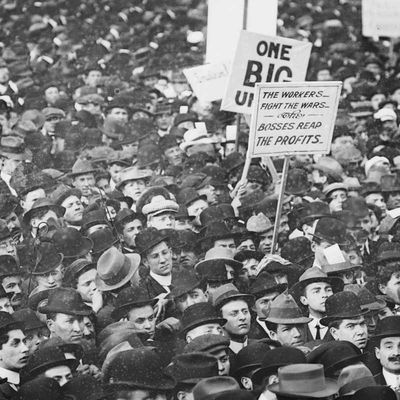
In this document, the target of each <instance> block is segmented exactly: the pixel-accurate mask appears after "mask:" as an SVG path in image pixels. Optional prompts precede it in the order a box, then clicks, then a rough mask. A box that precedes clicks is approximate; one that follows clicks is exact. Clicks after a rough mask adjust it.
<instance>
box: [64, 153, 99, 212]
mask: <svg viewBox="0 0 400 400" xmlns="http://www.w3.org/2000/svg"><path fill="white" fill-rule="evenodd" d="M96 171H97V170H96V169H95V168H94V167H93V165H92V164H91V162H90V161H86V160H80V159H78V160H77V161H76V162H75V164H74V165H73V166H72V170H71V172H70V174H69V177H70V178H71V180H72V186H73V187H74V188H76V189H78V190H80V191H81V193H82V198H81V201H82V203H83V204H84V205H88V204H89V200H90V199H91V198H93V197H94V194H97V193H98V190H95V186H96V180H95V173H96Z"/></svg>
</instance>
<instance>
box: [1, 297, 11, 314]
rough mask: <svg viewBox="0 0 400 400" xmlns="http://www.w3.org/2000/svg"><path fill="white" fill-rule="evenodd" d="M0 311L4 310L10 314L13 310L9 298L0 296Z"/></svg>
mask: <svg viewBox="0 0 400 400" xmlns="http://www.w3.org/2000/svg"><path fill="white" fill-rule="evenodd" d="M0 311H4V312H6V313H8V314H12V313H13V312H14V309H13V308H12V305H11V302H10V299H9V298H8V297H1V298H0Z"/></svg>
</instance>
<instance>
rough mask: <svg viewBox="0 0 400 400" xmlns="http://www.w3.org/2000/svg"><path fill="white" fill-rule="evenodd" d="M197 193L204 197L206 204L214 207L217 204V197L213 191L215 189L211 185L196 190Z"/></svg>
mask: <svg viewBox="0 0 400 400" xmlns="http://www.w3.org/2000/svg"><path fill="white" fill-rule="evenodd" d="M197 193H198V194H199V195H200V196H202V195H205V196H206V197H207V202H208V204H210V205H212V206H213V205H216V204H217V203H218V196H217V192H216V190H215V187H214V186H212V185H207V186H205V187H203V188H201V189H198V190H197Z"/></svg>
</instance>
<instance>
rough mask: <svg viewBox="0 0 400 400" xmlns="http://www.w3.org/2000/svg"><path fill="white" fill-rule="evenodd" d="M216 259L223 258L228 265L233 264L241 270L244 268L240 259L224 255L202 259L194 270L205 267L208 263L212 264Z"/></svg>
mask: <svg viewBox="0 0 400 400" xmlns="http://www.w3.org/2000/svg"><path fill="white" fill-rule="evenodd" d="M216 260H223V261H224V262H225V263H226V264H227V265H229V266H231V267H232V268H233V269H235V270H237V271H240V270H241V269H242V268H243V263H241V262H240V261H236V260H234V259H233V258H224V257H218V258H211V259H208V260H202V261H200V262H198V263H197V264H196V265H195V266H194V270H195V271H197V270H198V268H200V269H201V268H205V267H206V266H207V265H212V264H214V263H215V261H216Z"/></svg>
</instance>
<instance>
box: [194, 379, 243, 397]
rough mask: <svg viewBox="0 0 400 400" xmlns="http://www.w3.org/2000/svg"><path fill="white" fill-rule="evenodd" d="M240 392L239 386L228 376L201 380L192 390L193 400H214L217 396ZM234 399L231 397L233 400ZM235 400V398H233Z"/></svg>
mask: <svg viewBox="0 0 400 400" xmlns="http://www.w3.org/2000/svg"><path fill="white" fill-rule="evenodd" d="M231 390H240V386H239V384H238V383H237V382H236V381H235V379H233V378H232V377H230V376H214V377H211V378H206V379H203V380H201V381H200V382H199V383H198V384H197V385H196V386H195V387H194V388H193V392H192V393H193V397H194V400H215V398H216V397H217V396H218V394H223V393H226V392H227V391H231ZM233 398H235V397H231V399H233ZM235 399H236V398H235Z"/></svg>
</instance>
